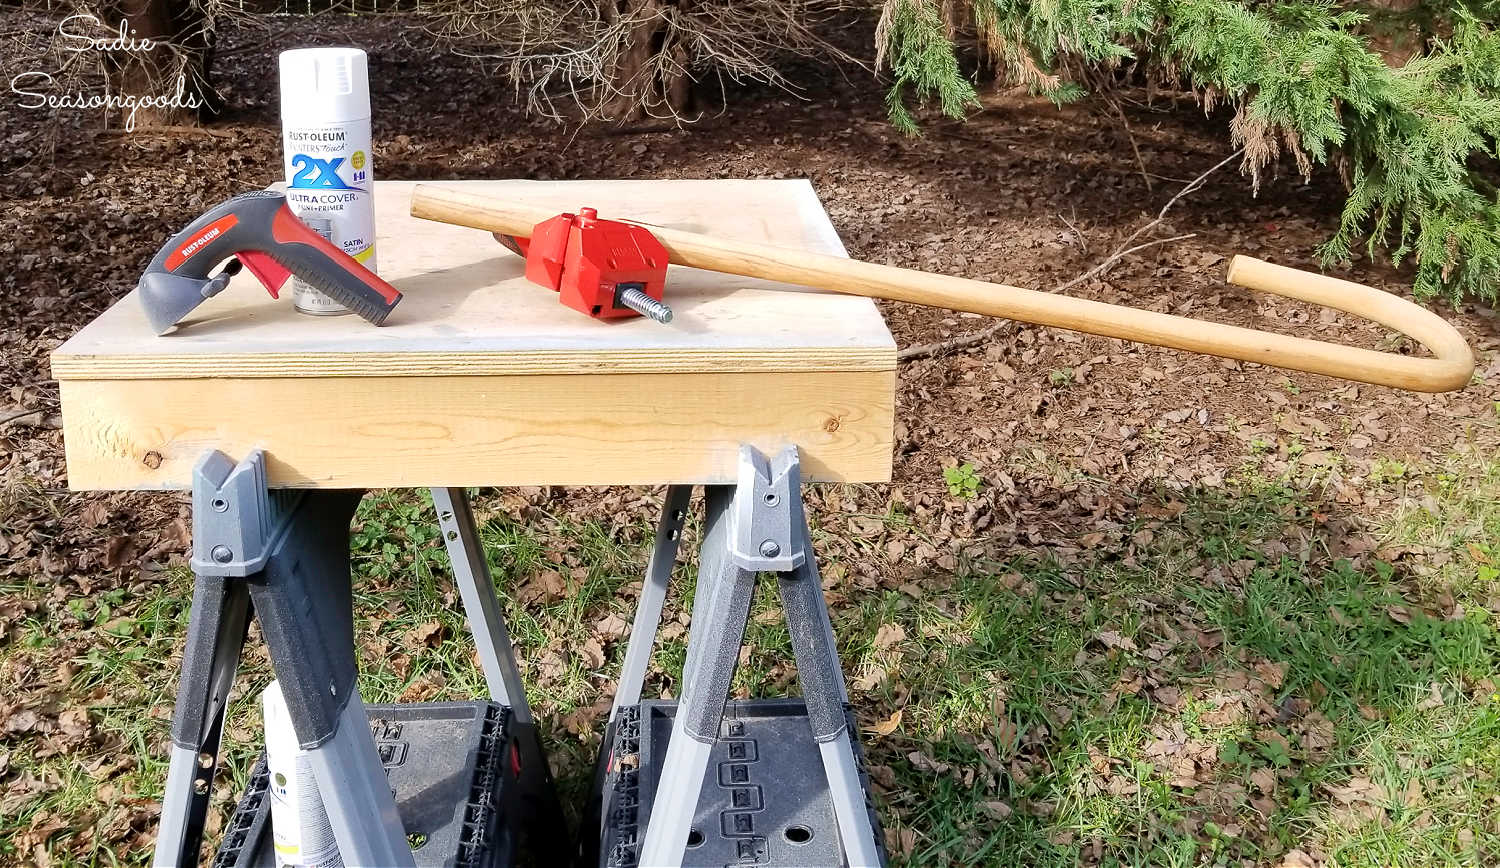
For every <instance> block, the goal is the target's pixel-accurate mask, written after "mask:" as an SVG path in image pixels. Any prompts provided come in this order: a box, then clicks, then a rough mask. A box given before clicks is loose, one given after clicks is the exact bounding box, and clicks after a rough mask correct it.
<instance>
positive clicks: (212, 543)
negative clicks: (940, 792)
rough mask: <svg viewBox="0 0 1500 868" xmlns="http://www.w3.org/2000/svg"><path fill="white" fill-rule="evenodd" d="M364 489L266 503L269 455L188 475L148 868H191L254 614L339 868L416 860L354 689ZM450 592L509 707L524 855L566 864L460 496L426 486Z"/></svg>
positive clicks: (212, 463)
mask: <svg viewBox="0 0 1500 868" xmlns="http://www.w3.org/2000/svg"><path fill="white" fill-rule="evenodd" d="M361 496H362V492H360V491H322V490H319V491H291V490H278V491H272V490H270V489H269V488H268V487H267V484H266V472H265V456H264V454H263V453H261V452H259V451H256V452H252V453H251V454H250V455H249V456H247V457H246V458H245V460H244V461H243V462H241V463H240V464H238V465H236V464H235V463H234V462H233V461H232V460H230V459H229V458H228V457H227V456H225V455H224V454H223V453H221V452H210V453H208V454H207V455H205V456H204V457H203V459H202V460H201V461H200V462H199V463H198V466H197V467H196V468H195V471H194V482H193V556H192V568H193V572H194V575H195V585H194V591H193V606H192V613H191V615H190V618H189V624H188V640H187V646H186V648H185V650H184V653H183V664H182V678H181V682H180V684H179V685H178V692H177V708H176V712H175V715H174V718H173V726H172V743H173V745H172V756H171V765H170V769H169V771H168V774H167V784H166V789H165V794H164V797H163V802H162V817H161V826H160V831H159V833H158V837H157V845H156V856H155V865H156V866H158V868H165V866H171V868H187V866H196V865H197V864H198V855H199V852H198V851H199V848H200V846H201V842H202V837H203V828H204V821H205V818H206V816H207V812H208V802H209V796H210V793H211V792H212V789H213V777H214V773H215V771H216V769H217V766H218V762H219V744H220V740H221V737H222V734H223V727H224V719H225V714H226V712H227V710H228V705H229V692H230V688H231V686H232V684H233V682H234V677H235V673H236V670H237V669H238V665H239V658H240V653H241V651H242V649H243V646H244V641H245V636H246V633H247V631H248V629H249V624H250V619H251V617H252V616H254V617H256V618H257V619H258V620H259V622H260V625H261V632H262V634H263V635H264V637H265V642H266V645H267V648H268V650H269V652H270V656H271V664H272V668H273V669H274V670H275V673H276V677H277V679H278V681H280V683H281V686H282V692H283V694H284V696H285V698H286V704H287V709H288V711H289V713H290V716H291V719H292V725H293V729H294V730H295V731H296V733H297V739H298V741H299V742H300V743H301V745H302V747H303V748H304V749H305V750H307V751H308V756H309V759H310V761H311V766H312V769H313V774H314V777H315V779H316V782H317V786H318V792H319V795H320V796H321V797H322V800H323V804H324V806H325V808H326V809H327V812H328V818H329V822H330V825H331V827H332V830H333V833H334V837H335V839H336V840H337V842H338V846H339V852H340V855H341V856H342V859H343V862H344V864H345V865H349V866H379V868H388V866H389V868H400V866H413V865H415V859H414V857H413V854H412V850H411V848H410V847H409V846H408V843H407V839H406V834H405V832H404V828H403V825H402V822H401V817H400V816H399V814H398V812H397V808H396V800H395V796H394V795H393V793H392V791H391V788H390V785H389V783H388V782H387V780H386V776H385V773H384V771H383V770H382V766H381V762H380V757H379V754H378V753H377V751H376V746H375V740H374V738H373V736H372V735H371V732H370V722H369V720H368V718H367V717H366V714H365V710H364V704H363V703H362V702H361V701H360V697H359V693H358V690H357V685H356V675H357V667H356V664H355V658H354V613H353V597H352V589H351V585H350V573H349V522H350V519H351V518H352V517H353V515H354V510H355V507H356V506H358V504H359V500H360V498H361ZM433 501H434V504H435V505H436V506H437V511H438V515H439V521H440V523H441V525H442V529H443V537H444V542H445V543H446V545H447V548H448V553H449V556H450V558H451V560H452V562H453V575H454V581H455V582H456V583H457V584H458V586H459V590H460V593H461V594H462V596H463V601H464V607H465V610H466V612H467V614H468V617H469V623H470V627H471V629H472V630H473V633H474V639H475V642H476V645H477V646H478V650H479V657H480V661H481V663H482V664H483V667H484V672H485V679H486V681H487V682H488V686H489V689H490V693H491V697H492V698H493V699H494V700H495V701H496V702H499V703H500V704H502V705H505V706H508V707H509V709H510V713H509V719H510V721H511V725H512V726H514V727H519V728H520V729H521V731H520V732H519V733H513V734H512V735H513V737H514V741H515V745H516V748H515V749H516V750H517V755H516V757H515V760H516V761H517V763H518V765H519V766H520V768H521V769H523V770H524V773H522V774H520V775H519V777H518V779H517V783H518V785H519V786H520V788H521V791H522V792H521V797H520V798H519V799H517V800H516V802H515V804H517V805H518V806H519V807H520V808H521V809H522V810H523V811H524V812H525V813H526V814H527V816H524V817H522V818H520V821H521V822H522V823H523V824H524V825H523V828H525V829H526V830H527V832H528V833H529V834H528V837H529V839H530V843H531V846H532V850H533V851H534V852H537V853H542V852H547V851H550V852H551V853H552V854H553V855H552V856H551V857H549V864H550V863H551V861H555V860H556V859H560V858H561V855H560V854H561V853H562V852H563V846H564V843H563V842H564V841H566V828H565V825H564V820H563V817H562V812H561V808H560V806H559V805H558V803H557V798H556V794H555V791H554V790H553V787H552V780H551V773H550V771H549V770H548V767H547V763H546V759H545V756H544V755H543V753H542V750H541V745H540V741H539V740H538V738H537V733H536V728H535V724H534V722H533V721H532V718H531V713H530V710H529V708H528V707H527V705H526V699H525V694H524V692H523V690H522V688H521V680H520V675H519V671H518V669H517V667H516V664H515V659H514V657H513V655H512V653H511V646H510V641H509V638H508V636H507V634H506V630H505V623H504V620H503V618H502V617H501V610H500V604H499V600H498V599H497V598H496V595H495V588H494V584H493V582H492V581H491V579H490V574H489V568H488V564H487V562H486V560H485V558H484V555H483V549H482V548H481V546H480V545H479V540H478V538H477V531H476V529H475V527H474V519H473V514H472V512H471V511H470V510H469V505H468V500H467V498H466V497H465V495H464V491H463V489H434V490H433Z"/></svg>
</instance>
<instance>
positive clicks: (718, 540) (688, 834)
mask: <svg viewBox="0 0 1500 868" xmlns="http://www.w3.org/2000/svg"><path fill="white" fill-rule="evenodd" d="M800 489H801V476H800V465H799V462H798V456H797V450H796V448H795V447H788V448H787V449H785V450H784V451H783V452H781V453H780V454H779V455H777V456H776V457H775V458H774V459H773V460H770V461H768V460H767V459H766V458H765V457H764V456H762V455H761V454H760V453H759V452H757V451H756V450H754V449H753V448H751V447H748V446H745V447H741V449H740V459H739V469H738V476H737V479H736V483H735V484H734V485H709V486H705V490H704V498H705V522H704V534H703V543H702V550H701V554H700V556H699V566H698V582H697V590H696V593H695V596H694V599H693V616H692V623H691V630H690V634H689V637H688V647H687V659H686V662H685V664H684V666H683V675H682V681H681V684H682V691H681V697H680V701H679V702H677V703H670V702H659V701H648V702H644V703H643V702H641V690H642V688H643V685H644V681H645V676H646V669H647V664H648V662H649V658H650V655H651V649H652V645H653V643H654V641H655V638H656V633H657V629H658V627H659V626H660V623H661V613H662V605H663V601H664V600H665V599H666V595H667V584H668V581H669V579H670V578H671V574H672V569H673V566H674V565H675V563H676V559H677V550H678V544H679V540H680V538H681V533H682V527H683V523H684V521H685V520H686V516H687V509H688V505H689V499H690V497H691V494H692V488H691V487H690V486H685V485H674V486H671V487H669V488H668V489H667V495H666V503H665V506H664V510H663V513H662V517H661V521H660V523H659V525H658V527H657V533H656V543H655V548H654V550H653V552H652V555H651V561H650V565H649V566H648V568H647V574H646V580H645V582H644V584H643V586H642V589H641V596H640V599H639V602H638V604H637V607H636V613H635V620H634V623H633V624H632V625H631V630H630V640H629V645H628V648H627V650H626V656H625V665H624V668H623V671H622V672H621V675H620V683H619V687H618V690H617V692H616V694H615V700H614V706H613V708H612V709H611V711H610V719H609V725H608V729H607V731H606V734H605V739H604V744H603V745H602V746H601V748H600V758H599V764H598V769H597V775H596V776H597V778H598V780H597V781H596V786H597V790H596V791H597V792H598V793H599V797H600V800H601V804H600V806H599V816H598V826H597V827H596V828H594V829H586V830H585V834H586V835H589V834H592V833H594V832H597V833H598V838H597V839H595V840H596V841H597V843H598V851H597V854H589V853H587V852H586V853H585V862H594V863H595V864H598V865H600V866H609V868H615V866H637V865H639V866H649V868H663V866H680V865H694V866H696V865H714V866H720V865H728V864H749V865H780V866H791V865H829V866H834V865H845V866H849V868H874V866H879V865H882V864H884V852H883V847H882V846H881V834H880V831H879V826H878V823H877V821H876V817H875V812H874V809H873V807H872V806H871V804H870V802H869V799H868V795H867V794H868V786H867V783H866V780H865V775H864V770H863V757H862V755H861V754H860V753H859V751H858V747H857V746H856V744H855V743H854V740H853V738H852V735H851V730H852V728H853V727H852V725H851V715H850V713H849V705H848V703H849V698H848V692H847V690H846V688H845V685H844V678H843V672H842V670H841V668H840V666H839V661H838V655H837V649H836V645H835V642H834V637H833V628H832V625H831V624H830V622H829V617H828V607H827V604H826V603H825V601H824V599H823V588H822V584H821V581H820V580H819V577H818V568H817V564H816V562H815V560H814V557H813V551H812V541H811V537H810V535H809V531H808V525H807V517H806V515H805V513H804V511H803V505H802V497H801V490H800ZM762 572H769V573H775V574H776V579H777V585H778V588H779V590H780V594H781V604H782V611H783V612H784V614H785V616H786V622H787V627H788V630H789V632H790V635H791V643H792V649H793V652H794V654H795V656H796V660H797V677H798V680H799V682H800V683H801V686H802V694H803V703H805V710H804V708H803V706H802V704H801V703H795V702H791V701H787V700H760V701H748V702H732V703H731V702H729V700H728V696H729V690H730V681H731V679H732V678H733V675H734V669H735V665H736V663H737V662H738V659H739V651H740V646H741V644H742V642H743V641H744V634H745V626H746V621H747V620H748V618H749V614H750V603H751V600H752V599H753V597H754V595H755V586H756V580H757V577H758V575H759V574H760V573H762ZM726 706H727V708H726ZM663 744H664V745H665V752H664V756H663V755H662V754H663V751H662V747H663ZM819 760H821V766H822V771H823V775H821V776H817V775H815V773H814V774H809V764H811V766H812V767H814V768H815V767H816V766H817V765H818V763H819ZM711 766H714V767H715V768H716V769H717V774H713V773H711V772H710V767H711ZM714 781H716V782H717V784H718V786H713V785H711V783H710V782H714ZM591 855H593V856H595V858H589V857H590V856H591Z"/></svg>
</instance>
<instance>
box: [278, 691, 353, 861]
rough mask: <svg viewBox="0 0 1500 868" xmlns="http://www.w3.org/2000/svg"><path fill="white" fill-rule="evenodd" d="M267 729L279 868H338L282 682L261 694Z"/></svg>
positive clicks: (315, 783)
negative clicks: (282, 688) (287, 705)
mask: <svg viewBox="0 0 1500 868" xmlns="http://www.w3.org/2000/svg"><path fill="white" fill-rule="evenodd" d="M260 701H261V710H262V713H263V715H264V717H265V729H266V770H267V771H268V772H269V773H270V777H271V780H270V791H271V845H272V849H273V850H274V851H275V853H276V865H277V866H278V868H290V866H299V868H301V866H307V868H342V866H343V864H344V861H343V859H342V858H341V857H340V856H339V845H338V841H337V840H335V839H334V837H333V827H332V826H331V825H330V824H329V822H328V812H327V810H325V809H324V807H323V799H322V797H321V796H319V795H318V781H317V778H315V777H313V770H312V763H311V762H310V761H309V760H308V758H307V751H305V750H303V749H302V746H301V745H300V744H299V743H298V742H297V733H296V731H295V730H294V729H292V718H291V715H290V714H289V713H288V712H287V708H286V699H285V698H284V697H283V696H282V695H281V684H280V683H279V682H276V681H272V682H271V686H269V687H267V688H266V692H265V693H263V694H261V698H260Z"/></svg>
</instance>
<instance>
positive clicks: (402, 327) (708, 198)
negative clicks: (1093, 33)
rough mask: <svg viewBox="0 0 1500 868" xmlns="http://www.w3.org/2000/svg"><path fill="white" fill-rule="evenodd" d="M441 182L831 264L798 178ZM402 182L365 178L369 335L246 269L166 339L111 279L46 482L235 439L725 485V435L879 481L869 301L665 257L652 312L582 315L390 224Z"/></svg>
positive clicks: (469, 470)
mask: <svg viewBox="0 0 1500 868" xmlns="http://www.w3.org/2000/svg"><path fill="white" fill-rule="evenodd" d="M443 183H445V184H446V183H452V184H456V185H465V186H468V187H470V188H474V189H478V190H480V191H482V192H484V193H485V194H486V195H494V196H497V197H508V196H510V197H525V198H526V200H527V201H528V202H532V203H544V204H546V205H547V206H548V207H555V208H556V210H557V211H558V212H562V211H573V210H576V209H577V208H579V207H582V206H592V207H595V208H597V209H598V210H599V213H600V215H601V216H604V217H609V216H612V215H614V216H621V217H630V218H633V219H638V220H643V221H646V222H650V223H657V224H661V225H667V226H674V227H678V228H683V229H691V230H693V231H698V232H706V233H711V234H718V235H723V236H726V237H735V238H743V239H746V240H753V241H761V242H767V243H771V244H778V245H783V246H787V247H794V248H802V249H806V250H813V251H818V252H822V253H833V254H838V255H843V246H842V245H841V244H840V242H839V240H838V236H837V234H836V233H835V232H834V230H833V226H832V224H831V223H830V222H829V220H828V217H827V215H826V214H825V213H824V211H823V209H822V206H821V205H820V204H819V202H818V200H817V197H816V195H815V194H814V193H813V190H812V187H811V186H810V185H809V184H808V183H807V182H805V181H728V180H726V181H718V180H715V181H597V182H596V181H564V182H542V181H460V182H443ZM414 186H415V185H414V184H412V183H410V182H401V181H383V182H379V183H377V185H376V191H375V202H376V221H377V222H376V226H377V230H378V238H377V242H376V258H377V261H378V265H379V271H380V273H381V275H382V276H384V277H385V278H386V279H387V280H389V281H390V282H391V283H393V284H394V285H395V286H396V287H397V288H398V289H400V290H401V291H402V292H403V293H404V294H405V298H404V299H403V300H402V302H401V304H400V306H398V307H397V308H396V310H395V311H394V312H393V313H392V314H391V316H390V318H389V319H388V320H387V323H386V325H385V326H383V327H380V328H376V327H374V326H371V325H370V324H368V323H366V322H364V321H363V320H360V319H358V318H357V317H353V316H340V317H315V316H307V315H304V314H300V313H297V312H295V311H294V310H293V308H292V303H291V301H290V299H288V298H286V297H283V298H282V299H281V300H279V301H278V300H273V299H271V298H269V297H268V295H267V293H266V292H265V291H264V290H263V289H262V288H261V287H260V285H259V284H258V283H257V282H256V281H255V279H254V278H253V277H252V276H251V275H250V274H249V273H248V272H246V273H242V274H240V275H239V276H237V277H236V278H235V279H234V281H233V282H232V284H231V285H230V287H229V288H228V289H227V290H225V291H224V292H223V293H221V294H220V295H218V296H216V297H215V298H212V299H209V300H208V301H206V302H204V303H203V305H202V306H200V307H199V308H198V309H197V310H195V311H194V312H193V313H192V314H191V315H190V316H189V317H188V318H187V319H185V320H184V321H183V322H182V323H181V324H180V326H179V327H178V328H177V329H176V330H175V331H174V332H172V333H170V334H168V335H165V336H157V335H155V334H153V333H152V331H151V329H150V327H149V326H148V325H147V323H146V319H145V315H144V313H143V312H142V310H141V307H140V302H139V300H138V299H137V298H136V297H135V293H134V292H132V293H130V294H129V295H127V296H125V297H124V298H122V299H120V301H118V302H117V303H116V304H115V305H114V306H112V307H111V308H110V309H109V310H107V311H105V312H104V313H103V314H101V315H100V316H99V317H98V318H97V319H95V320H94V321H93V322H91V323H89V324H88V325H87V326H85V327H84V328H83V329H82V330H80V331H79V332H78V334H77V335H75V336H74V337H73V338H71V339H70V340H68V341H67V342H66V343H64V344H63V345H62V346H61V347H59V348H58V349H57V350H56V351H55V352H54V353H53V354H52V373H53V376H54V377H56V378H57V379H58V381H59V383H60V388H61V394H62V410H63V436H64V441H65V443H66V449H67V459H68V479H69V485H70V486H71V487H72V488H74V489H171V488H186V487H189V486H190V485H191V482H192V469H193V466H194V464H195V463H196V462H197V460H198V458H199V457H200V456H201V455H202V454H203V453H204V452H205V451H206V450H209V449H220V450H223V451H224V452H226V453H228V454H229V455H231V456H233V457H235V458H239V457H242V456H243V455H244V454H245V453H246V452H248V451H249V450H251V449H255V448H261V449H265V450H266V452H267V456H268V459H269V460H268V466H269V471H270V476H271V482H272V484H273V485H276V486H281V487H316V488H373V487H396V486H415V487H426V486H480V485H606V484H608V485H616V484H621V485H623V484H661V483H724V482H730V481H732V480H733V476H734V471H735V466H736V458H737V454H738V447H739V444H741V443H750V444H753V445H755V446H758V447H760V448H762V449H766V450H772V449H776V448H779V447H781V446H784V445H787V444H795V445H796V446H797V447H798V448H799V449H800V451H801V454H802V462H803V474H804V477H805V478H806V479H808V480H813V481H816V480H825V481H842V482H879V481H884V480H887V479H889V477H890V467H891V448H892V431H893V421H894V391H895V369H896V348H895V343H894V342H893V340H892V339H891V335H890V332H889V331H888V330H887V329H886V327H885V323H884V321H883V320H882V319H881V317H880V314H879V312H878V311H877V310H876V309H875V306H874V304H873V303H872V302H871V301H870V300H869V299H866V298H859V297H854V296H844V295H838V294H834V293H825V292H818V291H814V290H806V289H801V288H798V287H791V286H785V285H779V284H771V283H767V282H765V281H759V280H754V279H751V278H740V277H734V276H730V275H723V274H716V273H712V272H705V271H699V270H696V269H687V268H679V267H676V266H673V267H672V269H671V271H670V273H669V275H668V279H667V302H668V303H669V304H670V305H671V306H672V309H673V311H674V313H675V317H674V319H673V320H672V322H671V323H669V324H666V325H662V324H659V323H655V322H651V321H649V320H646V319H643V318H631V319H628V320H613V321H597V320H592V319H589V318H587V317H585V316H583V315H582V314H579V313H577V312H576V311H573V310H571V309H568V308H565V307H563V306H562V305H561V304H560V303H558V300H557V298H556V295H555V294H554V293H552V292H550V291H549V290H546V289H544V288H542V287H539V286H537V285H535V284H532V283H529V282H528V281H526V279H525V278H524V277H523V276H522V272H523V263H522V260H521V259H520V258H519V257H517V256H515V255H513V254H512V253H510V252H509V251H507V250H506V249H504V248H503V247H501V246H500V245H499V244H498V243H496V242H495V241H493V240H492V239H491V238H490V237H489V236H488V235H487V234H485V233H483V232H480V231H477V230H473V229H467V228H463V227H458V226H449V225H445V224H440V223H435V222H432V221H427V220H418V219H416V218H413V217H412V216H410V214H409V213H408V211H409V209H410V200H411V191H412V188H413V187H414ZM193 216H195V215H183V223H184V225H185V224H186V223H187V221H188V220H190V219H191V218H192V217H193ZM289 289H290V287H288V290H289Z"/></svg>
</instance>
